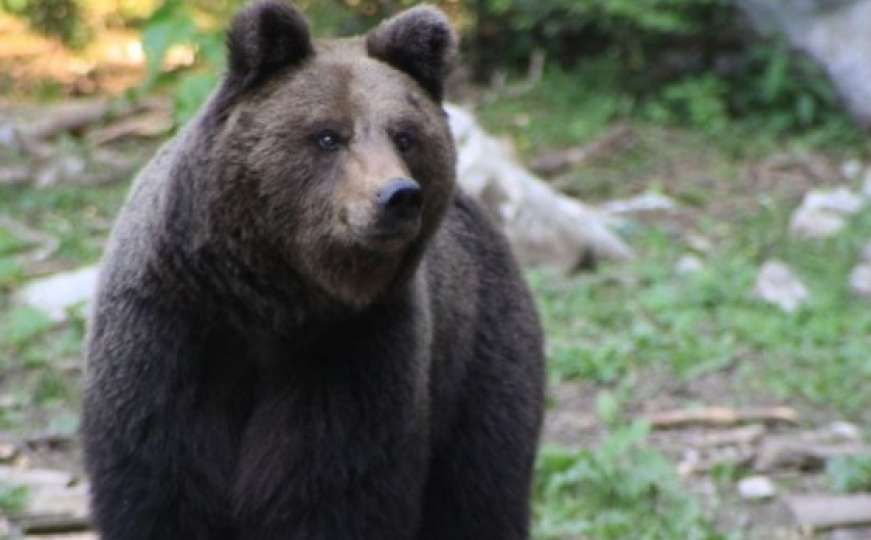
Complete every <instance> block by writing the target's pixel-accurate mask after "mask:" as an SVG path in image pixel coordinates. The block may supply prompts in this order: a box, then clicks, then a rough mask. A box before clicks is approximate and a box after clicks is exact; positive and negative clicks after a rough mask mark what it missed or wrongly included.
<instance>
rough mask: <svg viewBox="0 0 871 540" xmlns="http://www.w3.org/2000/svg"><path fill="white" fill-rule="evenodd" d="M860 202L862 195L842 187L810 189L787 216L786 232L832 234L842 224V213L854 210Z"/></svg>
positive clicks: (811, 235) (807, 235) (816, 236)
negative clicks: (787, 229)
mask: <svg viewBox="0 0 871 540" xmlns="http://www.w3.org/2000/svg"><path fill="white" fill-rule="evenodd" d="M864 205H865V201H864V199H862V197H860V196H859V195H857V194H856V193H854V192H852V191H850V190H849V189H847V188H845V187H840V188H836V189H831V190H815V191H810V192H808V193H806V194H805V196H804V199H803V200H802V203H801V206H799V207H798V208H797V209H796V210H795V212H794V213H793V214H792V217H791V218H790V222H789V229H790V232H791V233H792V234H793V235H795V236H798V237H802V238H814V239H820V238H828V237H830V236H834V235H835V234H837V233H838V232H839V231H840V230H841V229H843V228H844V226H845V225H846V219H845V218H844V216H847V215H851V214H855V213H856V212H858V211H859V210H861V209H862V207H863V206H864Z"/></svg>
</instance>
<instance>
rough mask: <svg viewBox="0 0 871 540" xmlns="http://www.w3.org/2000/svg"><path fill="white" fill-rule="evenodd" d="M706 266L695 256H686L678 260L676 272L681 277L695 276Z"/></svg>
mask: <svg viewBox="0 0 871 540" xmlns="http://www.w3.org/2000/svg"><path fill="white" fill-rule="evenodd" d="M704 267H705V265H704V263H702V260H701V259H699V258H698V257H696V256H695V255H684V256H683V257H681V258H680V259H678V261H677V263H676V264H675V265H674V271H675V272H676V273H678V274H680V275H687V274H694V273H696V272H698V271H700V270H702V269H704Z"/></svg>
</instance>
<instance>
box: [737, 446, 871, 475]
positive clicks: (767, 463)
mask: <svg viewBox="0 0 871 540" xmlns="http://www.w3.org/2000/svg"><path fill="white" fill-rule="evenodd" d="M869 453H871V448H869V447H868V446H866V445H864V444H857V443H847V444H814V443H809V442H807V441H795V440H792V441H790V440H766V441H765V442H764V443H763V444H762V446H761V447H760V449H759V452H758V453H757V456H756V460H755V462H754V464H753V468H754V469H755V470H757V471H771V470H774V469H785V468H794V469H800V470H805V471H808V470H816V469H821V468H822V467H823V466H825V464H826V462H827V461H829V460H830V459H833V458H836V457H845V456H858V455H867V454H869Z"/></svg>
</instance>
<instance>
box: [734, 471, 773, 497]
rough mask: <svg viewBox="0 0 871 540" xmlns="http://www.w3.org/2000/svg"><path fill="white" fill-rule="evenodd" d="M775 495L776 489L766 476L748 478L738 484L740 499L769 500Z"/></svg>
mask: <svg viewBox="0 0 871 540" xmlns="http://www.w3.org/2000/svg"><path fill="white" fill-rule="evenodd" d="M776 494H777V488H776V487H775V486H774V482H772V481H771V479H769V478H768V477H767V476H748V477H747V478H744V479H742V480H741V481H740V482H738V495H740V496H741V498H742V499H747V500H760V499H770V498H772V497H774V496H775V495H776Z"/></svg>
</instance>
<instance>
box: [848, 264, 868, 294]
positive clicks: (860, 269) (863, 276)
mask: <svg viewBox="0 0 871 540" xmlns="http://www.w3.org/2000/svg"><path fill="white" fill-rule="evenodd" d="M850 291H851V292H853V294H856V295H858V296H861V297H862V298H871V262H863V263H862V264H860V265H858V266H856V267H855V268H853V271H852V272H850Z"/></svg>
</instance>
